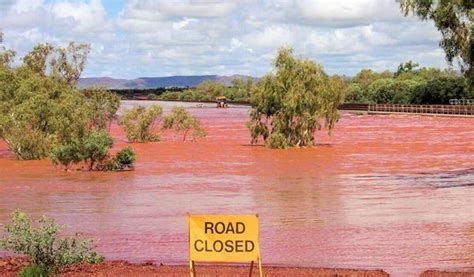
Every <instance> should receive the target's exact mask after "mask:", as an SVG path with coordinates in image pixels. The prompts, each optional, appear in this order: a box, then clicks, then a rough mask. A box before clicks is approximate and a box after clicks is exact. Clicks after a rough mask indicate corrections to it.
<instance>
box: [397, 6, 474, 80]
mask: <svg viewBox="0 0 474 277" xmlns="http://www.w3.org/2000/svg"><path fill="white" fill-rule="evenodd" d="M400 8H401V10H402V12H403V13H404V14H405V16H407V15H409V14H410V13H413V14H415V15H416V16H418V17H419V18H421V19H422V20H433V22H434V23H435V25H436V28H438V30H439V31H440V32H441V35H442V39H441V42H440V46H441V47H442V48H443V50H444V52H445V54H446V59H447V61H448V62H449V63H450V64H452V63H453V61H454V60H456V59H457V60H458V61H459V65H460V67H461V70H462V71H463V72H464V73H465V76H466V78H468V80H469V83H470V84H471V86H472V84H473V82H474V69H473V64H474V50H473V49H474V39H473V38H472V33H473V31H474V25H473V21H474V1H472V0H451V1H447V0H442V1H434V0H402V1H400Z"/></svg>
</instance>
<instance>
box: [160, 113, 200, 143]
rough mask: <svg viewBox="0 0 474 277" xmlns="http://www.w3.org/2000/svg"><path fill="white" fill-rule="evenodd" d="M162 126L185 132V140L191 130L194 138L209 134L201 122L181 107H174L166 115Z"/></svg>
mask: <svg viewBox="0 0 474 277" xmlns="http://www.w3.org/2000/svg"><path fill="white" fill-rule="evenodd" d="M162 128H163V129H164V130H166V129H174V130H175V131H176V132H183V141H186V137H187V135H188V133H189V132H190V131H192V133H191V134H192V137H193V140H194V139H196V138H201V137H205V136H206V135H207V133H206V130H204V128H203V127H202V126H201V122H200V121H199V120H198V119H197V118H196V117H194V116H192V115H190V114H189V113H188V112H187V111H186V110H185V109H184V108H181V107H174V108H173V109H172V110H171V113H170V114H169V115H167V116H165V117H164V119H163V126H162Z"/></svg>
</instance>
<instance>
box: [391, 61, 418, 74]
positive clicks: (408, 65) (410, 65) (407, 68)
mask: <svg viewBox="0 0 474 277" xmlns="http://www.w3.org/2000/svg"><path fill="white" fill-rule="evenodd" d="M417 67H418V64H417V63H415V62H413V61H408V62H405V63H401V64H400V65H399V66H398V69H397V72H395V77H397V76H398V75H400V74H402V73H408V72H413V70H414V69H415V68H417Z"/></svg>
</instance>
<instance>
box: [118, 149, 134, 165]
mask: <svg viewBox="0 0 474 277" xmlns="http://www.w3.org/2000/svg"><path fill="white" fill-rule="evenodd" d="M135 159H136V154H135V151H134V150H133V148H131V147H130V146H127V147H125V148H123V149H122V150H120V151H119V152H118V153H117V154H116V155H115V160H116V161H117V163H118V164H119V165H120V166H122V167H132V166H133V163H134V162H135Z"/></svg>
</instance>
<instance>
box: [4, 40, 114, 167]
mask: <svg viewBox="0 0 474 277" xmlns="http://www.w3.org/2000/svg"><path fill="white" fill-rule="evenodd" d="M5 51H6V50H5V49H0V56H2V54H5ZM88 52H89V46H88V45H86V44H81V45H77V44H75V43H70V44H69V45H68V46H67V47H53V46H52V45H49V44H39V45H37V46H35V47H34V48H33V50H32V51H30V52H29V53H28V54H26V55H25V56H24V57H23V58H22V61H23V63H22V64H21V65H19V66H18V67H11V66H9V65H5V64H3V66H0V137H1V138H2V139H3V140H4V141H5V142H6V144H7V145H8V147H9V148H10V150H11V151H12V152H13V153H14V154H15V156H16V157H17V158H18V159H41V158H44V157H47V156H49V155H50V154H54V155H53V156H57V155H59V152H58V149H59V148H58V149H56V152H55V153H51V150H52V149H53V148H54V147H55V146H65V145H68V147H65V148H61V150H62V151H60V152H61V153H62V154H64V155H66V156H69V157H70V158H71V160H70V162H69V163H67V162H66V163H67V164H68V166H69V165H70V164H73V163H74V162H75V161H76V160H77V157H72V156H74V155H71V153H68V152H69V151H71V150H72V148H71V147H72V146H74V145H75V144H77V142H80V143H83V141H84V139H85V138H86V137H87V136H88V135H89V134H90V133H91V132H94V131H97V130H101V129H104V128H105V127H106V125H107V124H108V123H109V122H110V121H111V120H112V119H113V118H114V116H115V113H116V111H117V109H118V106H119V103H120V102H119V101H120V99H119V98H118V97H117V96H116V95H114V94H112V93H109V92H107V91H105V90H104V89H99V88H94V89H88V90H84V91H79V90H78V89H77V88H76V83H77V80H78V78H79V76H80V74H81V72H82V70H83V69H84V66H85V62H86V59H87V53H88ZM66 156H62V158H63V159H65V160H67V159H66Z"/></svg>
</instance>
